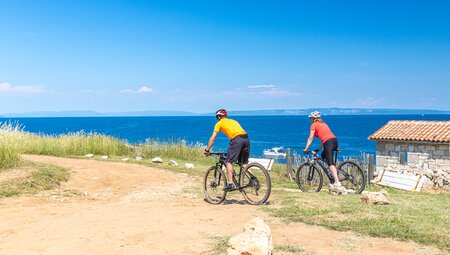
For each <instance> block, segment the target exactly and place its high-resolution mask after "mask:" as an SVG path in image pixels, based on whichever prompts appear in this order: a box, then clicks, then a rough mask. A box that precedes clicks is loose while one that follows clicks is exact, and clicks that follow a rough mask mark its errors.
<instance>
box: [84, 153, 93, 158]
mask: <svg viewBox="0 0 450 255" xmlns="http://www.w3.org/2000/svg"><path fill="white" fill-rule="evenodd" d="M84 157H85V158H93V157H94V154H86V155H84Z"/></svg>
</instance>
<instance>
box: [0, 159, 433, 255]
mask: <svg viewBox="0 0 450 255" xmlns="http://www.w3.org/2000/svg"><path fill="white" fill-rule="evenodd" d="M24 158H25V159H27V160H32V161H36V162H45V163H51V164H55V165H58V166H62V167H65V168H68V169H70V171H71V178H70V180H69V181H68V182H67V183H64V184H63V186H62V187H61V191H60V192H59V193H58V192H53V193H46V194H41V195H39V196H35V197H20V198H8V199H1V200H0V254H65V255H69V254H209V251H211V249H212V248H213V246H214V239H213V238H212V237H220V236H230V235H233V234H236V233H238V232H240V231H241V230H242V228H243V225H244V224H245V223H246V222H247V221H249V220H250V219H252V218H253V217H254V216H260V217H263V218H265V219H266V220H267V221H268V222H269V223H270V226H271V228H272V231H273V240H274V244H278V245H291V246H295V247H298V248H301V249H303V250H305V251H306V252H307V253H309V254H362V253H364V254H433V253H438V251H437V250H436V249H433V248H430V247H424V246H419V245H417V244H414V243H403V242H398V241H394V240H391V239H379V238H370V237H363V236H359V235H357V234H355V233H352V232H336V231H331V230H327V229H324V228H321V227H314V226H307V225H304V224H288V225H286V224H284V223H281V222H279V221H278V220H277V219H274V218H270V217H268V216H267V215H265V214H264V213H263V212H261V211H259V210H257V207H255V206H250V205H246V204H241V203H237V202H231V203H227V204H225V205H219V206H213V205H209V204H207V203H206V202H204V201H203V196H202V195H201V194H199V193H198V192H196V191H195V190H198V186H199V185H201V181H200V180H199V179H194V178H193V177H189V176H187V175H186V174H178V173H173V172H169V171H165V170H159V169H155V168H150V167H145V166H141V165H135V164H127V163H111V162H101V161H94V160H80V159H66V158H56V157H47V156H30V155H26V156H24ZM76 191H77V192H78V194H79V195H77V196H70V194H74V193H76ZM237 198H239V197H237ZM228 219H232V220H233V224H229V220H228Z"/></svg>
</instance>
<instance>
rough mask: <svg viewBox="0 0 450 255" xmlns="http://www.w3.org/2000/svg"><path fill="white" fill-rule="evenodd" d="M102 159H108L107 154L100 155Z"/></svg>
mask: <svg viewBox="0 0 450 255" xmlns="http://www.w3.org/2000/svg"><path fill="white" fill-rule="evenodd" d="M101 158H102V159H108V158H109V156H101Z"/></svg>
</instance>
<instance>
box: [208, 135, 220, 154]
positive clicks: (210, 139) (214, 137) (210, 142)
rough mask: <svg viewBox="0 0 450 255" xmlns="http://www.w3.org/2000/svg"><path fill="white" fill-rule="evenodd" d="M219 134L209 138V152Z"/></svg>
mask: <svg viewBox="0 0 450 255" xmlns="http://www.w3.org/2000/svg"><path fill="white" fill-rule="evenodd" d="M217 134H218V132H213V133H212V135H211V137H210V138H209V142H208V147H206V150H207V151H210V150H211V147H212V146H213V144H214V141H215V140H216V137H217Z"/></svg>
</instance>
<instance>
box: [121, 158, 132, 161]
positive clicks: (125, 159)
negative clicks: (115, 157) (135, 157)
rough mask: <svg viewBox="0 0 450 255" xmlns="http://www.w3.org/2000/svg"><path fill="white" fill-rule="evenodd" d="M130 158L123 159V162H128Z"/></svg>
mask: <svg viewBox="0 0 450 255" xmlns="http://www.w3.org/2000/svg"><path fill="white" fill-rule="evenodd" d="M128 160H130V158H123V159H122V161H128Z"/></svg>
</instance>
